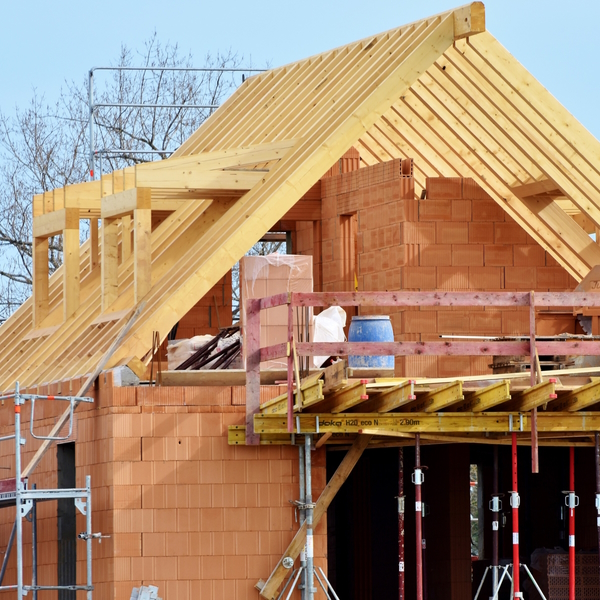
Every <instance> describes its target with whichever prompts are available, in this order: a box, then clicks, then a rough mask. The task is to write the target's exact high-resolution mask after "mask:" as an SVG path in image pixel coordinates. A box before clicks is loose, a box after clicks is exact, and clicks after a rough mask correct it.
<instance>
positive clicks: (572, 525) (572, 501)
mask: <svg viewBox="0 0 600 600" xmlns="http://www.w3.org/2000/svg"><path fill="white" fill-rule="evenodd" d="M568 498H569V500H568V502H569V600H575V448H574V447H573V446H571V448H569V496H568Z"/></svg>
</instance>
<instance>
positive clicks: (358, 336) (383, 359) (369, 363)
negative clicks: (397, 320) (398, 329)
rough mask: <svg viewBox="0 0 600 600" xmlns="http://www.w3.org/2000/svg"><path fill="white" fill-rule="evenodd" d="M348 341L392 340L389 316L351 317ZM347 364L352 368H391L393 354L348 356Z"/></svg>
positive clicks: (392, 333)
mask: <svg viewBox="0 0 600 600" xmlns="http://www.w3.org/2000/svg"><path fill="white" fill-rule="evenodd" d="M348 341H349V342H393V341H394V330H393V329H392V323H391V322H390V318H389V317H387V316H383V315H374V316H361V317H352V322H351V323H350V330H349V332H348ZM348 366H349V367H352V368H354V369H393V368H394V356H349V357H348Z"/></svg>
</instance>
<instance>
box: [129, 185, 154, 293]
mask: <svg viewBox="0 0 600 600" xmlns="http://www.w3.org/2000/svg"><path fill="white" fill-rule="evenodd" d="M144 196H145V197H146V199H147V200H148V204H149V200H150V190H149V189H147V188H140V189H138V202H140V201H141V200H142V198H143V197H144ZM133 220H134V228H133V233H134V244H133V253H134V271H133V278H134V294H133V298H134V300H133V301H134V303H135V304H137V303H138V302H139V301H140V300H141V299H142V298H143V297H144V296H146V294H147V293H148V292H149V291H150V289H151V288H152V245H151V234H152V211H151V210H150V209H149V208H136V209H135V211H134V212H133Z"/></svg>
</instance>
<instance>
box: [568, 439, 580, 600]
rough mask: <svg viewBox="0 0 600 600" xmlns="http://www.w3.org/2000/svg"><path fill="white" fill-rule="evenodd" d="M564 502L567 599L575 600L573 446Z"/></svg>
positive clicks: (576, 498)
mask: <svg viewBox="0 0 600 600" xmlns="http://www.w3.org/2000/svg"><path fill="white" fill-rule="evenodd" d="M565 504H566V505H567V508H568V509H569V600H575V507H576V506H577V505H578V504H579V498H578V497H577V496H576V495H575V448H573V447H571V448H569V491H568V492H566V498H565Z"/></svg>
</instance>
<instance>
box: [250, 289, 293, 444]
mask: <svg viewBox="0 0 600 600" xmlns="http://www.w3.org/2000/svg"><path fill="white" fill-rule="evenodd" d="M244 342H245V344H246V349H245V351H244V354H245V358H246V443H247V444H249V445H253V446H254V445H257V444H258V443H259V442H260V437H259V436H258V435H257V434H256V432H255V430H254V418H255V415H256V414H257V413H259V412H260V301H259V300H256V299H249V300H247V301H246V330H245V334H244ZM285 433H287V429H286V432H285Z"/></svg>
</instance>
